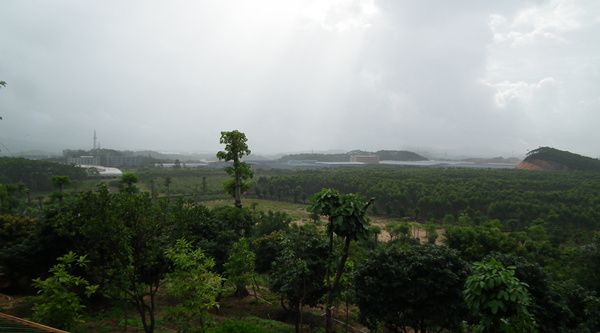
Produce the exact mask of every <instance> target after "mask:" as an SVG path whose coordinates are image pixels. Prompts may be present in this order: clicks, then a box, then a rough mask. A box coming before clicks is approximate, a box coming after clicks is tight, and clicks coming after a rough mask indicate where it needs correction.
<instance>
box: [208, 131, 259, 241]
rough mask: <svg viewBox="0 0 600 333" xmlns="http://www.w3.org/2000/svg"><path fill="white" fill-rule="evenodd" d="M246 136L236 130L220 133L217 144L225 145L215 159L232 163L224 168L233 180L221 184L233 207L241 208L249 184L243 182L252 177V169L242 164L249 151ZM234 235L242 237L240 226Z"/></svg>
mask: <svg viewBox="0 0 600 333" xmlns="http://www.w3.org/2000/svg"><path fill="white" fill-rule="evenodd" d="M246 141H248V139H246V134H244V133H241V132H239V131H237V130H234V131H231V132H221V139H220V140H219V142H220V143H221V144H225V150H224V151H219V152H218V153H217V157H218V158H219V160H224V161H225V162H229V161H233V165H232V166H228V167H226V168H225V172H227V174H229V175H230V176H232V177H233V178H232V179H231V180H229V181H225V182H223V187H224V188H225V190H226V191H227V193H229V195H231V196H232V197H233V198H234V199H235V207H237V208H240V209H241V208H242V192H245V191H247V190H248V189H249V188H250V185H251V184H249V183H246V182H245V181H246V180H248V179H251V178H252V176H253V175H254V172H253V171H252V168H251V166H250V165H249V164H247V163H246V162H242V157H244V155H250V149H248V145H247V144H246ZM236 233H237V234H238V237H240V238H241V237H242V236H243V235H242V227H241V225H239V224H238V225H236Z"/></svg>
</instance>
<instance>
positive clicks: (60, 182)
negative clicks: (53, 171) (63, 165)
mask: <svg viewBox="0 0 600 333" xmlns="http://www.w3.org/2000/svg"><path fill="white" fill-rule="evenodd" d="M50 181H51V182H52V185H53V186H54V187H57V188H58V193H55V194H54V196H55V197H57V198H58V201H59V202H62V201H63V187H65V186H67V185H69V184H71V178H69V176H52V178H50Z"/></svg>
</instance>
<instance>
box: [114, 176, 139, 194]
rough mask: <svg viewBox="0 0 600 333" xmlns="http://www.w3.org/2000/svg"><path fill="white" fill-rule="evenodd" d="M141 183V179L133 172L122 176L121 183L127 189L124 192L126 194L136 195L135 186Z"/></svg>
mask: <svg viewBox="0 0 600 333" xmlns="http://www.w3.org/2000/svg"><path fill="white" fill-rule="evenodd" d="M138 182H139V178H138V177H137V176H136V175H135V173H133V172H126V173H124V174H123V175H122V176H121V179H120V180H119V183H121V184H122V185H125V186H126V187H125V188H123V189H122V190H123V191H125V192H126V193H135V192H137V189H136V188H135V184H137V183H138Z"/></svg>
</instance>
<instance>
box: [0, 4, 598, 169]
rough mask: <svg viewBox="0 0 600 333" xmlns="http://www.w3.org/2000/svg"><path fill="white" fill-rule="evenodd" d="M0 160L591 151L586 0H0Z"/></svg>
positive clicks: (592, 60)
mask: <svg viewBox="0 0 600 333" xmlns="http://www.w3.org/2000/svg"><path fill="white" fill-rule="evenodd" d="M0 28H1V29H2V31H3V34H2V36H0V80H2V81H5V82H6V86H5V87H2V88H1V89H0V116H1V117H2V118H3V119H2V121H0V142H1V143H2V144H1V145H0V149H1V150H2V151H1V152H0V153H1V154H2V155H3V156H11V153H12V154H14V155H18V154H19V153H22V152H27V151H31V150H43V151H51V152H54V153H60V151H61V150H62V149H90V148H91V147H92V141H91V137H92V133H93V131H94V130H96V131H97V132H98V138H99V139H98V140H99V143H100V145H101V147H106V148H110V149H116V150H129V151H144V150H154V151H159V152H185V153H190V152H202V153H210V154H214V152H216V151H218V150H219V149H221V147H220V145H219V142H218V138H219V136H220V132H221V131H229V130H233V129H237V130H240V131H242V132H244V133H246V135H247V136H248V139H249V144H250V146H251V148H252V152H253V154H254V155H257V156H258V155H264V156H277V155H281V154H287V153H298V152H311V151H320V152H327V151H346V152H347V151H351V150H355V149H360V150H363V151H377V150H407V151H413V152H417V153H419V154H422V155H424V156H425V155H427V156H428V157H430V158H444V157H448V158H462V157H496V156H502V157H505V158H508V157H513V156H514V157H518V158H523V157H524V155H525V154H526V153H527V151H528V150H532V149H536V148H538V147H544V146H551V147H557V148H558V149H562V150H566V151H571V152H574V153H577V154H582V155H585V156H590V157H594V158H597V157H598V156H600V152H599V151H598V149H597V144H596V142H598V141H599V140H600V132H598V131H597V130H596V127H597V124H598V123H600V113H598V112H597V111H598V110H599V109H600V98H599V96H598V91H600V68H599V62H598V54H600V44H598V43H597V36H599V35H600V3H598V2H596V1H584V0H575V1H570V0H554V1H535V2H534V1H503V2H502V3H497V2H466V3H461V4H460V5H456V4H453V3H443V2H438V3H431V2H418V3H398V2H394V1H375V0H353V1H339V0H326V1H309V0H293V1H284V2H282V1H269V0H259V1H252V2H245V1H236V0H232V1H203V2H179V3H177V4H172V3H164V2H159V1H128V2H127V3H122V2H113V1H106V2H101V3H97V2H96V3H94V2H92V3H90V2H83V3H79V2H75V3H73V2H59V1H44V2H35V3H32V2H26V1H16V0H14V1H13V0H9V1H2V3H0Z"/></svg>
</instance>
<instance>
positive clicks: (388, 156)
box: [374, 150, 428, 161]
mask: <svg viewBox="0 0 600 333" xmlns="http://www.w3.org/2000/svg"><path fill="white" fill-rule="evenodd" d="M374 155H379V160H381V161H427V160H428V159H427V158H426V157H423V156H421V155H419V154H417V153H413V152H412V151H406V150H380V151H378V152H375V153H374Z"/></svg>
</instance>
